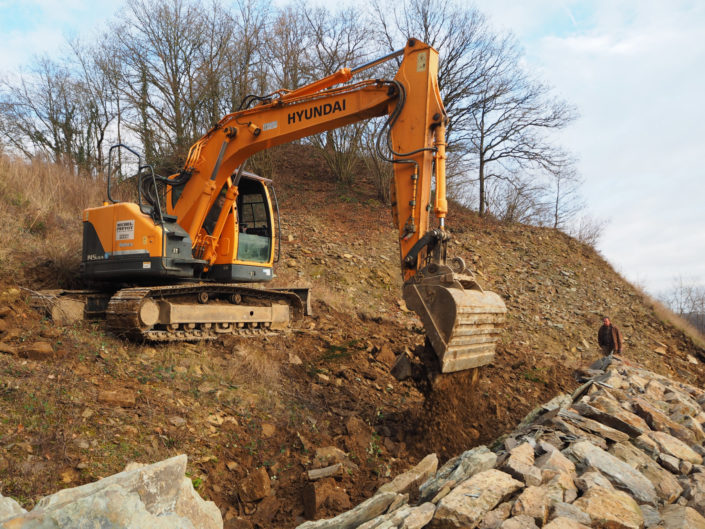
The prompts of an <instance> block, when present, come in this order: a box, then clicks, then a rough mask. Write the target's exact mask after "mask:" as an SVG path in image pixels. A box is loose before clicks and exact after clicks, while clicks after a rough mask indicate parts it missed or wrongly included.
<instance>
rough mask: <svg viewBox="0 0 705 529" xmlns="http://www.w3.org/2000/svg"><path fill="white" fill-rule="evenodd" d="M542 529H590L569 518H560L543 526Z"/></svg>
mask: <svg viewBox="0 0 705 529" xmlns="http://www.w3.org/2000/svg"><path fill="white" fill-rule="evenodd" d="M543 529H590V526H589V525H584V524H581V523H580V522H576V521H575V520H572V519H570V518H563V517H560V518H555V519H554V520H552V521H550V522H549V523H547V524H546V525H544V526H543Z"/></svg>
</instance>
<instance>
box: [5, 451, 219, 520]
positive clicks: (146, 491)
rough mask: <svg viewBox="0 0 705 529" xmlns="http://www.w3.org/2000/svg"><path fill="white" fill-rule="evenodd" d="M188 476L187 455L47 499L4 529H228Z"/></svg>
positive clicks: (134, 467)
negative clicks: (148, 528) (186, 473)
mask: <svg viewBox="0 0 705 529" xmlns="http://www.w3.org/2000/svg"><path fill="white" fill-rule="evenodd" d="M185 472H186V456H185V455H180V456H176V457H172V458H171V459H166V460H164V461H161V462H159V463H155V464H153V465H130V466H128V469H127V470H125V471H123V472H120V473H119V474H115V475H113V476H110V477H107V478H104V479H101V480H99V481H96V482H94V483H88V484H86V485H82V486H80V487H75V488H71V489H64V490H61V491H59V492H57V493H56V494H52V495H51V496H47V497H45V498H42V499H41V500H40V501H39V502H38V503H37V505H36V507H35V508H34V509H33V510H32V511H30V512H28V513H24V514H20V515H19V516H16V517H14V518H11V519H9V520H7V521H6V522H5V523H4V524H3V526H2V527H3V529H10V528H11V529H50V528H51V529H54V528H69V527H70V528H72V529H73V528H75V529H89V528H94V527H100V528H101V529H128V528H130V529H131V528H137V527H150V528H154V529H162V528H163V529H196V528H198V529H222V527H223V520H222V518H221V515H220V511H219V510H218V507H216V505H215V504H214V503H213V502H210V501H204V500H203V499H201V497H200V496H199V495H198V494H197V493H196V492H195V491H194V490H193V486H192V484H191V481H190V480H189V479H188V478H186V477H185V476H184V474H185Z"/></svg>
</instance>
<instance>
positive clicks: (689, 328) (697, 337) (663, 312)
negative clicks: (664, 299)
mask: <svg viewBox="0 0 705 529" xmlns="http://www.w3.org/2000/svg"><path fill="white" fill-rule="evenodd" d="M640 293H641V296H642V298H643V299H644V303H646V304H647V305H648V306H650V307H651V308H652V309H653V311H654V314H655V315H656V317H657V318H658V319H659V320H660V321H661V322H663V323H666V324H668V325H672V326H673V327H675V328H676V329H678V330H679V331H682V332H683V333H684V334H685V335H686V336H687V337H688V338H690V339H691V340H692V341H693V343H694V344H695V345H696V346H697V347H700V348H701V349H703V350H705V336H703V335H702V333H701V332H700V331H698V329H696V328H695V327H694V326H693V325H691V324H690V322H688V321H687V320H686V319H685V318H681V317H680V316H678V315H677V314H675V313H674V312H673V311H671V309H669V308H668V307H666V306H665V305H663V304H662V303H660V302H659V301H656V300H655V299H653V298H652V297H651V296H649V295H648V294H646V293H645V292H642V291H640Z"/></svg>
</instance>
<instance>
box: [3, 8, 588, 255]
mask: <svg viewBox="0 0 705 529" xmlns="http://www.w3.org/2000/svg"><path fill="white" fill-rule="evenodd" d="M411 37H413V38H418V39H421V40H423V41H425V42H426V43H428V44H430V45H432V46H433V47H435V48H436V49H437V50H438V51H439V53H440V60H441V64H440V70H439V85H440V88H441V93H442V96H443V101H444V105H445V107H446V110H447V113H448V117H449V119H450V121H449V126H448V138H447V139H448V152H449V159H448V162H449V163H448V165H449V182H450V188H451V189H450V191H451V192H452V194H453V195H454V196H455V197H456V198H458V199H460V200H462V201H463V202H464V203H466V204H468V205H471V206H472V207H473V208H475V209H477V210H478V211H479V213H480V215H481V216H483V215H491V216H493V217H496V218H499V219H502V220H506V221H521V222H531V223H534V224H539V225H548V226H552V227H556V228H566V227H568V226H569V225H576V226H577V227H576V228H574V229H575V230H576V231H575V233H576V234H577V235H578V236H582V238H583V239H585V240H588V242H594V240H593V241H589V238H590V237H595V236H597V233H596V232H599V223H596V222H594V221H590V219H589V218H583V219H582V222H577V223H572V221H573V220H575V219H574V217H575V216H576V215H577V214H578V213H579V212H580V211H581V209H582V203H581V200H580V196H579V186H580V177H579V175H578V174H577V173H576V171H575V167H574V160H573V157H572V155H571V153H569V152H567V151H566V150H565V149H563V148H562V147H561V146H560V145H558V144H556V142H555V139H554V138H555V135H552V134H551V132H552V131H554V130H556V129H562V128H563V127H565V126H567V125H568V124H569V123H570V122H571V121H572V120H573V119H574V118H575V117H576V115H577V113H576V109H575V108H573V107H572V106H571V105H570V104H569V103H567V102H566V101H563V100H561V99H559V98H557V97H556V96H555V95H554V94H553V92H552V90H551V88H550V87H549V86H547V85H546V84H545V83H544V82H542V81H541V80H540V79H538V78H536V76H535V75H533V73H532V72H527V71H525V69H524V68H523V67H522V65H521V64H522V54H523V52H522V50H521V48H520V46H519V45H518V43H517V41H516V39H515V38H514V36H513V35H511V34H505V33H501V32H498V31H496V30H494V29H493V27H492V25H491V23H490V21H488V19H487V18H486V17H485V16H484V15H483V14H482V13H481V12H480V11H478V10H477V9H475V8H473V7H471V6H469V5H468V4H464V3H460V2H454V1H452V0H432V1H430V2H426V1H422V0H413V1H411V2H407V3H404V4H402V5H399V4H395V3H393V2H389V1H386V0H373V1H371V2H370V3H367V4H364V5H363V6H362V9H360V8H346V9H340V10H331V9H329V8H326V7H314V6H312V5H308V4H306V3H305V2H297V3H291V4H288V5H284V6H283V7H275V6H274V5H273V4H271V3H269V2H268V1H266V0H256V1H253V2H225V1H216V2H212V3H201V2H196V1H192V0H127V1H126V2H125V5H124V9H121V10H120V11H119V12H118V13H117V14H116V15H115V16H114V17H113V18H112V19H111V20H110V22H109V23H108V24H107V26H106V27H103V28H100V29H97V30H96V33H95V34H94V36H93V37H92V38H91V39H88V40H83V41H80V40H69V41H67V42H66V47H65V49H64V50H63V51H60V52H57V54H56V55H54V56H51V57H48V56H44V57H36V58H35V59H34V60H33V61H32V62H31V64H27V65H26V67H25V68H24V70H23V72H21V73H20V74H18V75H4V76H3V77H2V78H3V80H2V82H1V83H0V149H1V150H2V151H3V152H6V153H10V154H20V155H23V156H25V157H29V158H33V157H42V158H44V159H47V160H49V161H53V162H56V163H61V164H63V165H66V166H68V167H70V168H71V169H72V170H74V171H76V172H78V173H81V174H85V175H93V176H95V175H98V174H104V173H105V172H106V171H108V170H113V168H108V167H107V164H108V156H107V152H108V149H109V148H110V146H111V145H113V144H116V143H126V144H128V145H130V146H131V147H133V148H135V149H136V150H137V151H139V152H140V153H143V155H144V158H145V160H146V161H147V163H150V164H152V165H154V166H155V167H156V168H157V170H158V171H161V172H164V173H167V174H168V173H170V172H175V171H177V170H178V169H180V168H181V167H182V164H183V162H184V160H185V157H186V154H187V153H188V149H189V147H190V145H192V144H193V142H194V141H196V140H197V139H198V138H199V137H200V136H201V135H202V134H204V133H205V132H206V131H207V130H208V129H209V128H210V127H211V126H212V125H213V124H215V123H217V122H218V121H219V120H220V119H221V118H222V117H223V116H225V115H227V114H228V113H231V112H235V111H237V110H242V109H245V108H248V107H249V106H252V105H255V104H260V103H262V102H267V101H271V100H272V98H276V97H277V94H278V93H281V92H278V91H279V90H280V89H287V90H292V89H296V88H299V87H301V86H304V85H306V84H308V83H310V82H312V81H315V80H317V79H320V78H322V77H325V76H327V75H330V74H332V73H334V72H335V71H337V70H338V69H340V68H341V67H354V66H359V65H361V64H365V63H367V62H369V61H371V60H373V59H376V58H378V57H381V56H384V55H387V54H389V53H390V52H392V51H394V50H397V49H400V48H402V47H403V46H404V44H405V42H406V40H407V39H408V38H411ZM394 71H395V64H394V63H393V62H391V63H386V64H385V65H383V66H382V67H380V68H377V69H376V70H369V71H366V72H365V75H366V76H370V77H387V76H393V74H394ZM353 81H355V79H354V80H353ZM380 126H381V122H379V120H372V121H369V122H361V123H358V124H355V125H350V126H348V127H345V128H343V129H338V130H335V131H329V132H326V133H324V134H321V135H319V136H314V137H311V138H309V139H308V141H309V142H310V143H311V144H313V145H314V146H315V147H316V148H318V149H319V151H320V153H321V155H322V156H323V157H324V158H325V160H326V163H327V164H328V166H329V168H330V170H331V172H332V174H333V175H334V176H335V178H336V179H337V180H338V182H339V183H341V184H342V185H350V184H351V183H352V182H354V181H355V179H356V174H357V172H358V171H359V170H360V165H359V163H360V161H363V162H364V164H365V165H364V166H363V167H364V169H363V170H364V171H365V172H366V173H367V174H369V175H371V176H372V177H373V179H374V181H375V183H376V190H377V195H378V197H379V199H380V200H381V201H383V202H386V201H388V200H389V181H390V179H391V174H392V173H391V168H390V167H389V165H388V164H386V163H384V162H381V161H380V160H379V159H378V158H377V157H376V156H374V143H375V141H374V140H375V134H376V132H377V130H378V129H379V128H380ZM272 160H273V158H272V156H271V153H269V152H266V151H265V152H262V153H258V154H257V155H255V156H253V157H252V159H250V160H249V167H250V169H252V170H255V171H257V172H260V173H262V174H263V175H265V176H272V172H273V171H274V170H275V168H274V167H273V164H272Z"/></svg>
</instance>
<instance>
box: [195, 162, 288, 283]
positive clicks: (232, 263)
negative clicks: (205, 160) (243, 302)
mask: <svg viewBox="0 0 705 529" xmlns="http://www.w3.org/2000/svg"><path fill="white" fill-rule="evenodd" d="M235 179H236V180H237V183H234V182H232V180H233V179H228V181H227V182H226V183H225V185H224V186H223V189H222V190H221V193H220V196H225V197H226V198H225V201H224V202H225V207H226V208H228V210H227V211H226V212H225V214H224V218H223V227H222V230H220V231H218V226H217V223H216V226H215V230H214V232H212V233H211V234H209V235H210V236H212V237H217V238H218V243H217V246H216V256H215V260H214V262H213V264H212V265H211V266H210V268H209V269H208V271H207V272H206V277H208V278H211V279H214V280H216V281H225V282H243V283H250V282H263V281H270V280H271V279H272V277H273V274H272V268H273V266H274V263H275V262H276V261H277V260H278V254H279V231H280V230H279V209H278V207H277V201H276V193H275V192H274V186H273V185H272V181H271V180H269V179H267V178H263V177H261V176H258V175H256V174H253V173H249V172H244V171H243V173H242V174H241V175H240V177H239V178H235ZM227 197H232V198H230V199H228V198H227ZM217 203H218V201H217V200H216V202H215V203H214V207H215V206H217ZM209 214H210V213H209Z"/></svg>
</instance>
